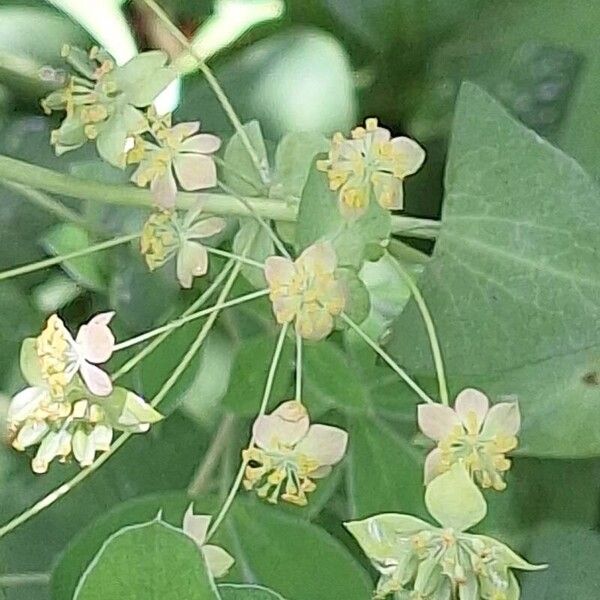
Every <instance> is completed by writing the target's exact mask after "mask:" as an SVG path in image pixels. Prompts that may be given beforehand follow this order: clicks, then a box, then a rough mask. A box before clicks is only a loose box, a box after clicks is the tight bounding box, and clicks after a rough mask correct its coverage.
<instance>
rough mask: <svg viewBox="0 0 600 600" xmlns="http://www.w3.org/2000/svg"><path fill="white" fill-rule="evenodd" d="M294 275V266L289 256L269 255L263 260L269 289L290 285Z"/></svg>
mask: <svg viewBox="0 0 600 600" xmlns="http://www.w3.org/2000/svg"><path fill="white" fill-rule="evenodd" d="M295 276H296V267H295V266H294V263H293V262H292V261H291V260H290V259H289V258H284V257H283V256H269V258H267V260H265V279H266V280H267V283H268V284H269V287H270V288H271V289H273V288H278V287H280V286H282V285H290V284H291V283H292V281H293V279H294V277H295Z"/></svg>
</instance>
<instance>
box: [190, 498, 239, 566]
mask: <svg viewBox="0 0 600 600" xmlns="http://www.w3.org/2000/svg"><path fill="white" fill-rule="evenodd" d="M211 520H212V517H211V516H210V515H195V514H194V507H193V504H190V505H189V507H188V509H187V511H186V513H185V516H184V517H183V533H185V534H186V535H188V536H189V537H191V538H192V539H193V540H194V541H195V542H196V544H197V546H198V548H200V551H201V552H202V555H203V556H204V560H205V561H206V566H207V567H208V570H209V571H210V573H211V575H212V576H213V577H223V576H224V575H225V574H226V573H227V571H229V569H231V567H232V566H233V563H234V562H235V560H234V558H233V556H231V554H229V552H227V551H226V550H223V548H221V547H220V546H214V545H212V544H205V541H206V534H207V532H208V528H209V527H210V522H211Z"/></svg>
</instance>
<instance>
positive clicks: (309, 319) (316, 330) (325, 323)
mask: <svg viewBox="0 0 600 600" xmlns="http://www.w3.org/2000/svg"><path fill="white" fill-rule="evenodd" d="M332 330H333V317H332V316H331V314H330V313H329V311H328V310H327V309H326V308H323V307H321V306H318V305H317V304H316V303H314V304H313V303H310V304H309V303H304V304H303V305H302V306H301V307H300V311H299V312H298V314H297V316H296V333H297V334H298V335H300V336H301V337H303V338H304V339H306V340H313V341H316V342H318V341H319V340H322V339H324V338H326V337H327V336H328V335H329V334H330V333H331V332H332Z"/></svg>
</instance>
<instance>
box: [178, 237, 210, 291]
mask: <svg viewBox="0 0 600 600" xmlns="http://www.w3.org/2000/svg"><path fill="white" fill-rule="evenodd" d="M206 271H208V252H207V251H206V248H205V247H204V246H202V244H198V243H197V242H191V241H187V242H185V243H184V244H183V246H181V248H180V250H179V253H178V254H177V279H179V283H180V284H181V287H184V288H191V287H192V281H193V279H194V277H201V276H202V275H205V274H206Z"/></svg>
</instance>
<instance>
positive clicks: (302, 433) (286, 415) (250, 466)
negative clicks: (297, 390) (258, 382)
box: [243, 400, 348, 506]
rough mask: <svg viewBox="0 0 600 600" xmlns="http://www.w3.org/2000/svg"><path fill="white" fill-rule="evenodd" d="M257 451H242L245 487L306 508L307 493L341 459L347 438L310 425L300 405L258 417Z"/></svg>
mask: <svg viewBox="0 0 600 600" xmlns="http://www.w3.org/2000/svg"><path fill="white" fill-rule="evenodd" d="M252 433H253V438H254V443H255V446H251V447H250V448H248V449H247V450H244V452H243V457H244V462H245V463H246V465H247V466H246V471H245V473H244V487H245V488H246V489H247V490H250V489H254V488H255V489H256V492H257V494H258V495H259V496H260V497H261V498H266V499H267V500H268V501H269V502H271V503H276V502H277V500H278V499H279V498H280V497H281V499H282V500H285V501H286V502H291V503H292V504H297V505H298V506H304V505H306V503H307V498H306V494H307V493H309V492H312V491H314V489H315V487H316V486H315V483H314V481H313V480H314V479H321V478H323V477H326V476H327V475H329V473H331V469H332V467H333V466H334V465H336V464H337V463H338V462H340V460H342V458H343V456H344V454H345V452H346V446H347V444H348V434H347V433H346V432H345V431H344V430H343V429H340V428H338V427H332V426H331V425H321V424H315V425H311V424H310V419H309V416H308V413H307V412H306V409H305V408H304V406H303V405H302V404H301V403H300V402H297V401H296V400H290V401H288V402H284V403H283V404H281V405H279V406H278V407H277V408H276V409H275V410H274V411H273V412H272V413H271V414H270V415H264V416H262V417H259V418H258V419H256V421H255V422H254V426H253V428H252Z"/></svg>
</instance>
